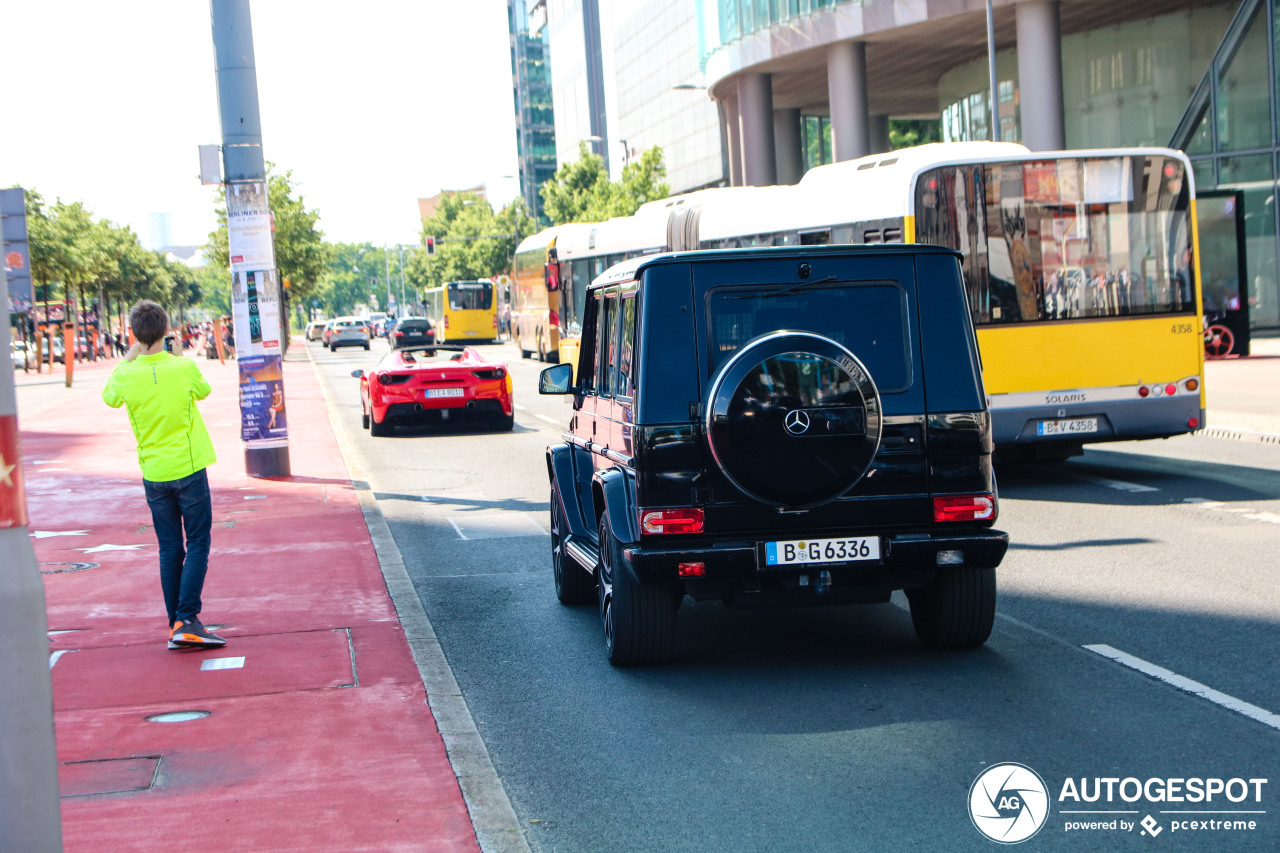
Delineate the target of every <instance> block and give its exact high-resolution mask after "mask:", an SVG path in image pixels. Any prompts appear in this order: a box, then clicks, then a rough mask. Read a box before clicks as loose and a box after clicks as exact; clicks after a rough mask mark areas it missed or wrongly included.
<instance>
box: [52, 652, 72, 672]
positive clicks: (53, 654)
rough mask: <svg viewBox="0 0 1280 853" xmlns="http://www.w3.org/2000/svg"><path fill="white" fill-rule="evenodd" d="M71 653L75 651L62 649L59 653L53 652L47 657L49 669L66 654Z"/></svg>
mask: <svg viewBox="0 0 1280 853" xmlns="http://www.w3.org/2000/svg"><path fill="white" fill-rule="evenodd" d="M73 651H75V649H62V650H61V651H57V652H53V653H52V654H51V655H49V669H53V665H54V664H55V663H57V662H58V658H60V657H62V656H63V655H65V654H66V653H67V652H73Z"/></svg>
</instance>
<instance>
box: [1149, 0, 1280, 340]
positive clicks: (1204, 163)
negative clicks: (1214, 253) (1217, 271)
mask: <svg viewBox="0 0 1280 853" xmlns="http://www.w3.org/2000/svg"><path fill="white" fill-rule="evenodd" d="M1278 53H1280V0H1245V2H1244V3H1242V4H1241V5H1240V6H1239V8H1238V11H1237V12H1236V15H1235V17H1234V18H1233V19H1232V21H1231V24H1230V26H1229V27H1228V29H1227V32H1226V35H1225V36H1224V37H1223V38H1222V40H1221V42H1220V43H1219V44H1218V45H1217V49H1216V51H1215V53H1214V54H1213V57H1212V63H1211V64H1210V67H1209V69H1208V72H1207V73H1206V74H1205V75H1204V77H1203V78H1202V79H1201V80H1200V81H1199V83H1200V85H1199V86H1198V87H1197V88H1196V91H1195V94H1194V95H1193V96H1192V98H1191V104H1190V106H1189V107H1188V108H1187V110H1186V112H1185V114H1184V115H1183V120H1182V122H1181V123H1180V124H1179V126H1178V128H1177V130H1176V131H1175V133H1174V136H1173V139H1172V142H1171V144H1172V145H1173V146H1175V147H1177V148H1181V149H1183V150H1184V151H1186V152H1187V154H1188V155H1189V156H1190V157H1191V163H1192V166H1193V167H1194V168H1195V176H1196V189H1197V191H1201V192H1203V191H1206V190H1234V191H1238V192H1239V193H1240V197H1241V199H1242V201H1243V219H1244V234H1245V260H1246V270H1245V275H1246V277H1245V285H1246V291H1247V293H1248V299H1249V325H1250V327H1251V328H1252V329H1254V330H1267V331H1277V330H1280V283H1278V282H1277V277H1276V260H1277V254H1278V250H1277V239H1276V235H1277V233H1280V229H1277V227H1276V216H1277V211H1276V193H1277V191H1278V190H1280V185H1278V184H1277V175H1280V171H1277V157H1280V127H1278V124H1280V63H1277V54H1278ZM1201 272H1202V274H1204V275H1206V276H1208V275H1211V273H1212V271H1206V270H1203V269H1202V270H1201ZM1207 296H1208V295H1207V292H1206V298H1207Z"/></svg>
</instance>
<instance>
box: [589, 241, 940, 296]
mask: <svg viewBox="0 0 1280 853" xmlns="http://www.w3.org/2000/svg"><path fill="white" fill-rule="evenodd" d="M903 252H909V253H911V254H940V255H954V256H956V257H962V255H961V254H960V253H959V252H957V251H956V250H955V249H949V248H947V247H945V246H933V245H929V244H927V243H876V244H868V243H839V244H835V245H821V246H758V247H753V248H746V249H698V250H697V251H692V252H662V253H660V254H654V255H641V256H639V257H636V258H630V259H628V260H625V261H621V262H619V263H616V264H614V265H613V266H611V267H609V268H608V269H607V270H605V271H604V272H602V273H600V275H598V276H597V277H596V279H595V280H594V281H592V282H591V285H590V286H591V287H593V288H595V287H606V286H608V285H610V284H618V283H619V282H624V281H634V280H635V279H637V278H639V277H640V272H641V270H643V269H644V268H645V267H648V266H651V265H654V264H663V263H689V262H691V261H713V260H743V259H746V258H751V257H768V258H770V259H773V260H777V259H779V258H785V257H787V256H788V255H795V256H813V255H827V254H831V255H882V254H901V253H903Z"/></svg>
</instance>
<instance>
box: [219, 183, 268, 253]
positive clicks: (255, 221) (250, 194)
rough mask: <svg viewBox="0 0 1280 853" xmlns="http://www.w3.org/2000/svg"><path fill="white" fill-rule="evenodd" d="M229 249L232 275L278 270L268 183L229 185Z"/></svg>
mask: <svg viewBox="0 0 1280 853" xmlns="http://www.w3.org/2000/svg"><path fill="white" fill-rule="evenodd" d="M227 248H228V250H229V251H230V254H231V271H232V272H245V271H248V270H269V269H275V265H276V256H275V250H274V248H273V246H272V240H271V208H270V207H269V206H268V204H267V183H266V181H250V182H246V183H237V184H227Z"/></svg>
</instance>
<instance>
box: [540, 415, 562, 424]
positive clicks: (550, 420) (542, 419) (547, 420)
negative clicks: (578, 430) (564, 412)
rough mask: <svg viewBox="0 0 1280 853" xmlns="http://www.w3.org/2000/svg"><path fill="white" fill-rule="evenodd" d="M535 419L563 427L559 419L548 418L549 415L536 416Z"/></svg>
mask: <svg viewBox="0 0 1280 853" xmlns="http://www.w3.org/2000/svg"><path fill="white" fill-rule="evenodd" d="M534 417H535V418H537V419H538V420H540V421H546V422H547V423H549V424H555V425H556V426H561V424H560V421H559V420H558V419H557V418H552V417H548V416H547V415H534Z"/></svg>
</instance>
